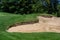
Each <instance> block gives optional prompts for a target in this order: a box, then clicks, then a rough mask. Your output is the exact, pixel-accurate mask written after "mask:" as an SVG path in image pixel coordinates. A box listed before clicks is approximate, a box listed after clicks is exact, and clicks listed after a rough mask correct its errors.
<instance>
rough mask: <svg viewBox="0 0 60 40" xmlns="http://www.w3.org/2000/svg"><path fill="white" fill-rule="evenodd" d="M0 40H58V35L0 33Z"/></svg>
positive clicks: (59, 36)
mask: <svg viewBox="0 0 60 40" xmlns="http://www.w3.org/2000/svg"><path fill="white" fill-rule="evenodd" d="M0 40H60V34H59V33H7V32H1V33H0Z"/></svg>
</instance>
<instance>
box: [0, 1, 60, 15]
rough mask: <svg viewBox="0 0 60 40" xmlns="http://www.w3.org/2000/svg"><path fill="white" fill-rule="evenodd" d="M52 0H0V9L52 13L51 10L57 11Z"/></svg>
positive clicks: (11, 11)
mask: <svg viewBox="0 0 60 40" xmlns="http://www.w3.org/2000/svg"><path fill="white" fill-rule="evenodd" d="M54 1H55V0H54ZM54 1H52V0H51V1H48V0H45V1H44V0H0V11H3V12H9V13H16V14H30V13H33V12H35V13H42V12H47V13H50V14H52V13H53V12H58V11H57V4H56V3H53V2H54ZM56 2H57V1H56ZM54 4H56V5H54ZM52 5H53V6H52ZM58 15H59V14H58Z"/></svg>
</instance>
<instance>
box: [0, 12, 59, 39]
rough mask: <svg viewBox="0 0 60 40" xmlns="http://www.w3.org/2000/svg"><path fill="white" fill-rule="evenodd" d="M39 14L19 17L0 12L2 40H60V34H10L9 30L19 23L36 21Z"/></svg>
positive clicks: (0, 34) (0, 37) (0, 36)
mask: <svg viewBox="0 0 60 40" xmlns="http://www.w3.org/2000/svg"><path fill="white" fill-rule="evenodd" d="M36 16H37V14H28V15H19V14H9V13H4V12H0V40H60V33H51V32H50V33H49V32H48V33H47V32H41V33H9V32H6V30H7V28H8V27H9V26H10V25H12V24H14V23H18V22H24V21H31V20H36V19H37V18H36Z"/></svg>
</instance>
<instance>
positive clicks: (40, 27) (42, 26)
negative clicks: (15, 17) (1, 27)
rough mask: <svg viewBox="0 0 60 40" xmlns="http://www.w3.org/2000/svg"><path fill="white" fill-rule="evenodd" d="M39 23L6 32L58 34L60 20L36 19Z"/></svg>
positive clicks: (17, 27)
mask: <svg viewBox="0 0 60 40" xmlns="http://www.w3.org/2000/svg"><path fill="white" fill-rule="evenodd" d="M38 19H39V23H34V24H26V25H18V26H15V27H11V28H9V29H8V30H7V31H8V32H60V18H58V17H52V18H45V17H41V16H39V17H38Z"/></svg>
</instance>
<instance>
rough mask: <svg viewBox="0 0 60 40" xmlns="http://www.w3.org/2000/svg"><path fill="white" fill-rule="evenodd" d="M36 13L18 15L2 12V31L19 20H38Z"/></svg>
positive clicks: (0, 26)
mask: <svg viewBox="0 0 60 40" xmlns="http://www.w3.org/2000/svg"><path fill="white" fill-rule="evenodd" d="M36 16H37V15H36V14H28V15H18V14H9V13H3V12H0V31H5V30H6V29H7V28H8V27H9V26H11V25H12V24H15V23H18V22H26V21H31V20H33V21H34V20H36V19H37V18H36Z"/></svg>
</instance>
